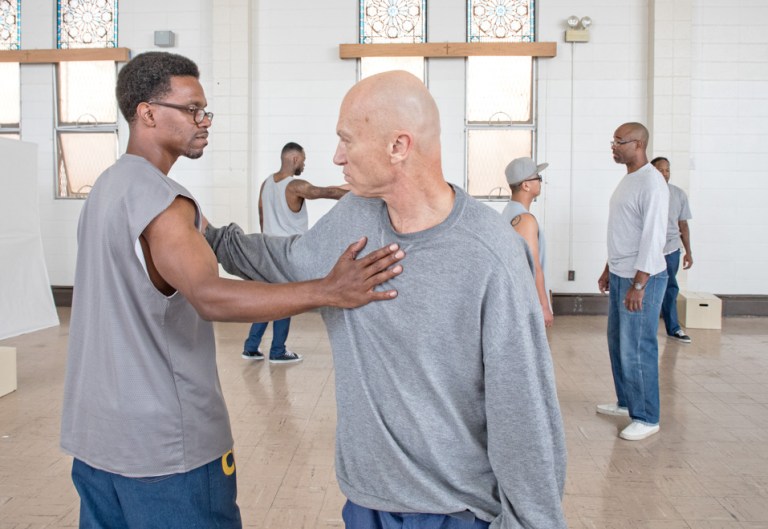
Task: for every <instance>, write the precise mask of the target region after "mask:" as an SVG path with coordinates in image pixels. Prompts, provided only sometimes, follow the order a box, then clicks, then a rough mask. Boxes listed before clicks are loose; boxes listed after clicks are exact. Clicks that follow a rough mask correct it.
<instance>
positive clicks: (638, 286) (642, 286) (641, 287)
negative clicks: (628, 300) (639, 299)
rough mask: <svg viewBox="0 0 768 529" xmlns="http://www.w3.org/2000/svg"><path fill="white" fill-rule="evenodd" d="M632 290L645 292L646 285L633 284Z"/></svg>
mask: <svg viewBox="0 0 768 529" xmlns="http://www.w3.org/2000/svg"><path fill="white" fill-rule="evenodd" d="M632 288H634V289H635V290H643V289H644V288H645V284H644V283H632Z"/></svg>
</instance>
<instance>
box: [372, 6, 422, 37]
mask: <svg viewBox="0 0 768 529" xmlns="http://www.w3.org/2000/svg"><path fill="white" fill-rule="evenodd" d="M426 7H427V2H426V0H360V43H361V44H372V43H373V44H376V43H387V42H408V43H418V42H424V40H425V33H426V31H425V29H426V18H425V13H424V11H425V10H426Z"/></svg>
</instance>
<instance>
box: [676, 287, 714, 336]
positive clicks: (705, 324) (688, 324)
mask: <svg viewBox="0 0 768 529" xmlns="http://www.w3.org/2000/svg"><path fill="white" fill-rule="evenodd" d="M722 313H723V302H722V301H720V298H718V297H717V296H715V295H714V294H708V293H706V292H682V291H681V292H680V293H679V294H678V296H677V315H678V318H679V320H680V324H681V325H682V326H683V327H685V328H686V329H687V328H691V329H721V328H722Z"/></svg>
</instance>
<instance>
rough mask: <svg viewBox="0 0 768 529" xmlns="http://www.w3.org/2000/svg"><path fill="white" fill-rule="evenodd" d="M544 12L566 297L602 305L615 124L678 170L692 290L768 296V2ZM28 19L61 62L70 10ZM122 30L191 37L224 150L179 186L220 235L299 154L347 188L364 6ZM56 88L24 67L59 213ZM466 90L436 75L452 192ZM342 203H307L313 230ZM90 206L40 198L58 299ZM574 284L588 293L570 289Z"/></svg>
mask: <svg viewBox="0 0 768 529" xmlns="http://www.w3.org/2000/svg"><path fill="white" fill-rule="evenodd" d="M537 4H538V5H537V9H538V21H539V40H542V41H555V42H557V45H558V52H557V57H555V58H551V59H542V60H540V61H539V64H538V74H539V94H538V96H539V97H538V112H539V137H538V153H537V157H538V159H539V161H547V162H549V163H550V167H549V168H548V169H547V171H546V173H545V176H546V180H547V183H546V186H545V192H544V194H543V196H542V197H541V199H540V200H539V202H538V203H536V204H535V206H534V211H535V213H536V214H537V215H538V216H539V217H540V219H541V222H542V224H543V226H544V229H545V230H546V233H547V241H548V254H549V271H548V275H549V276H550V277H549V283H550V285H551V288H552V289H553V290H554V291H555V292H556V293H557V292H585V293H589V292H596V291H597V289H596V280H597V277H598V275H599V274H600V272H601V270H602V267H603V265H604V263H605V257H606V256H605V231H606V219H607V209H608V200H609V198H610V195H611V193H612V191H613V189H614V187H615V186H616V184H617V183H618V181H619V179H620V178H621V176H622V175H623V173H624V171H623V169H624V168H623V166H617V165H616V164H615V163H614V162H613V160H612V158H611V153H610V148H609V144H608V142H609V141H610V139H611V137H612V134H613V131H614V130H615V128H616V127H617V126H618V125H620V124H621V123H623V122H626V121H634V120H637V121H641V122H644V123H647V124H649V125H652V127H651V128H652V136H653V138H652V139H653V142H654V146H652V148H651V151H650V152H649V155H659V154H662V155H669V157H670V159H671V161H672V179H673V182H676V183H678V184H679V185H680V186H681V187H683V188H684V189H686V190H687V191H688V192H689V195H690V199H691V207H692V210H693V214H694V219H693V220H692V221H691V223H690V225H691V230H692V241H693V250H694V259H695V264H694V267H693V269H692V270H691V271H690V272H687V273H683V274H682V277H681V279H682V281H683V282H686V281H687V286H688V288H690V289H692V290H700V291H707V292H715V293H720V294H768V282H766V281H765V280H762V279H761V277H762V275H761V274H760V273H759V272H760V271H762V269H764V268H766V265H768V236H766V235H765V233H766V229H765V228H766V222H768V221H766V216H765V215H764V214H762V213H761V211H760V210H759V209H758V208H759V206H760V205H762V204H763V203H765V202H766V200H767V199H768V184H766V181H767V180H766V178H765V173H766V170H765V169H764V168H765V167H766V163H765V162H767V161H768V141H767V140H766V138H768V134H766V133H768V130H767V129H768V125H766V123H768V121H766V119H765V118H766V115H767V114H768V95H766V94H768V60H766V58H768V36H767V35H766V33H765V32H764V31H763V27H762V24H761V21H763V20H765V15H766V11H768V7H766V6H765V5H764V2H762V1H757V0H734V2H732V3H731V4H729V6H728V7H727V8H723V6H722V3H721V2H715V1H714V0H680V1H673V0H627V1H625V2H607V3H606V2H603V1H599V0H586V1H585V2H582V3H580V4H579V5H578V7H574V6H573V4H572V3H571V2H569V1H567V0H547V1H545V2H538V3H537ZM431 5H432V6H433V7H431V8H430V9H431V11H430V17H431V18H430V19H429V20H430V22H429V26H428V35H429V37H430V40H432V41H449V40H450V41H460V40H463V38H464V31H465V27H464V25H465V9H464V2H463V1H461V0H445V1H443V2H440V5H439V7H435V6H436V3H434V2H433V3H432V4H431ZM23 6H24V13H23V17H24V28H23V31H24V36H23V39H24V40H23V44H24V47H25V48H45V47H51V46H52V45H53V40H54V37H53V35H54V26H53V24H52V22H51V21H52V20H55V7H53V6H47V7H45V8H42V7H40V6H38V7H34V6H32V3H31V2H25V3H24V4H23ZM438 9H439V11H438ZM723 9H728V11H729V13H730V15H729V16H728V17H724V16H722V14H723ZM572 14H575V15H578V16H584V15H589V16H591V17H592V18H593V20H594V24H593V27H592V29H591V42H589V43H586V44H574V45H571V44H566V43H565V42H563V32H564V29H565V27H564V20H565V19H566V18H567V17H568V16H569V15H572ZM148 21H149V23H148ZM119 23H120V45H121V46H126V47H129V48H131V49H132V51H133V52H134V53H138V52H141V51H145V50H149V49H154V47H153V46H152V36H153V31H154V30H166V29H169V30H172V31H174V32H175V33H176V36H177V46H176V47H175V48H172V49H171V51H174V52H177V53H182V54H184V55H188V56H189V57H191V58H192V59H194V60H195V61H197V62H198V64H199V65H200V67H201V72H202V79H201V81H202V83H203V86H204V87H205V89H206V93H207V95H208V100H209V109H210V110H211V111H213V112H214V113H215V114H216V117H215V120H214V124H213V127H212V129H211V144H210V146H209V148H208V150H207V151H206V155H205V156H204V157H203V158H202V159H200V160H196V161H189V160H180V161H179V162H178V164H177V166H176V167H175V168H174V170H173V173H172V174H173V175H174V176H175V177H176V178H177V179H179V180H180V181H181V182H182V183H183V184H184V185H186V186H187V187H189V188H190V190H191V191H192V192H193V193H194V194H195V195H196V196H197V198H198V200H199V201H200V203H201V205H202V206H203V208H204V211H205V212H206V214H207V215H208V216H209V217H210V218H211V220H212V221H213V222H214V223H218V224H221V223H224V222H229V221H236V222H238V223H240V224H242V225H243V226H244V227H246V228H247V229H250V230H254V231H255V230H257V229H258V222H257V213H256V209H255V207H254V206H255V201H256V199H257V194H258V188H259V186H260V184H261V182H262V181H263V179H264V178H265V177H266V176H267V175H269V174H270V173H272V172H274V171H275V170H277V168H278V165H279V151H280V149H281V147H282V146H283V145H284V144H285V143H286V142H287V141H296V142H298V143H300V144H302V145H303V146H304V147H305V149H306V152H307V169H306V172H305V173H304V176H305V177H307V178H308V179H310V180H311V181H313V182H315V183H317V184H318V185H330V184H335V183H340V182H341V176H340V175H341V172H340V170H339V168H338V167H336V166H334V165H333V163H332V157H333V153H334V150H335V147H336V136H335V126H336V118H337V111H338V107H339V104H340V102H341V99H342V97H343V95H344V93H345V92H346V90H347V89H348V88H349V87H350V86H351V85H352V84H353V83H354V81H355V79H356V64H355V62H354V61H342V60H340V59H339V58H338V45H339V44H340V43H354V42H356V40H357V27H358V16H357V2H349V1H348V0H328V1H326V2H323V3H318V2H315V1H312V0H295V1H293V2H290V3H285V2H266V1H262V2H258V1H254V2H249V1H248V0H184V1H182V0H172V1H169V2H163V3H161V2H150V1H148V0H134V1H133V2H121V4H120V19H119ZM654 28H655V30H656V31H655V32H654V31H651V30H652V29H654ZM649 35H650V36H651V37H650V39H649ZM572 67H573V70H572ZM670 70H672V71H673V73H672V74H670V73H669V71H670ZM572 71H573V81H572V80H571V79H572V78H571V75H572ZM50 79H51V69H50V68H49V67H47V66H38V65H28V66H24V67H23V68H22V83H23V86H22V99H23V108H22V137H23V139H24V140H26V141H34V142H36V143H38V144H39V147H40V148H39V153H40V154H39V157H40V159H39V161H38V165H39V171H40V176H39V188H40V189H41V191H44V193H41V195H43V196H44V197H51V196H52V193H53V191H52V190H53V151H52V133H51V130H50V125H51V123H52V122H53V119H52V114H51V113H52V103H51V101H52V90H51V83H50ZM463 79H464V61H463V60H460V59H443V60H433V61H431V62H430V63H429V67H428V83H429V86H430V90H431V91H432V92H433V94H434V95H435V98H436V100H437V102H438V106H439V107H440V111H441V115H442V125H443V134H442V141H443V148H444V169H445V173H446V178H447V179H448V180H450V181H452V182H456V183H459V184H462V183H463V181H464V176H463V167H464V155H463V151H464V136H463V122H462V117H463V112H464V81H463ZM571 93H573V98H571ZM571 116H572V118H573V119H571ZM571 129H573V134H572V133H571ZM124 139H125V135H123V141H124ZM501 156H503V154H501ZM332 205H333V202H332V201H317V202H314V203H310V220H311V221H314V220H315V219H317V218H318V217H319V216H320V215H322V214H323V213H324V212H325V211H327V210H328V209H329V208H330V207H331V206H332ZM80 207H81V202H78V201H62V200H53V199H52V198H43V199H41V208H40V209H41V221H42V229H43V242H44V245H45V249H46V260H47V263H48V268H49V271H50V275H51V281H52V283H53V284H60V285H67V284H71V283H72V277H73V276H74V268H73V267H74V255H75V251H76V248H75V240H74V233H75V228H76V223H77V215H78V214H79V210H80ZM569 269H573V270H575V271H576V281H573V282H569V281H567V279H566V278H567V271H568V270H569Z"/></svg>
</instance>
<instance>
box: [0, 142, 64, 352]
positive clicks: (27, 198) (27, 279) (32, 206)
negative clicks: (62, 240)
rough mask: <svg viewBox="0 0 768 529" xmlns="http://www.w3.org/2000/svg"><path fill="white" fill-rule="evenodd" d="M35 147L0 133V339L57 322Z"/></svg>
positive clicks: (56, 323)
mask: <svg viewBox="0 0 768 529" xmlns="http://www.w3.org/2000/svg"><path fill="white" fill-rule="evenodd" d="M36 159H37V147H36V146H35V145H34V144H31V143H27V142H22V141H18V140H8V139H5V138H0V160H3V192H2V193H0V255H2V256H3V258H2V259H0V277H2V278H3V279H2V281H0V340H2V339H4V338H8V337H10V336H16V335H19V334H23V333H27V332H32V331H36V330H38V329H44V328H45V327H51V326H53V325H58V324H59V317H58V315H57V314H56V307H55V306H54V304H53V294H52V293H51V287H50V282H49V281H48V271H47V270H46V267H45V261H44V259H43V245H42V241H41V239H40V216H39V214H38V206H37V191H36V189H35V175H36V174H37V163H36Z"/></svg>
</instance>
